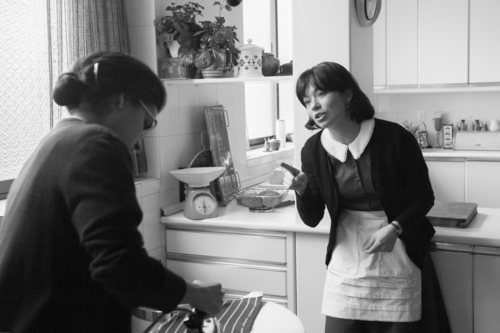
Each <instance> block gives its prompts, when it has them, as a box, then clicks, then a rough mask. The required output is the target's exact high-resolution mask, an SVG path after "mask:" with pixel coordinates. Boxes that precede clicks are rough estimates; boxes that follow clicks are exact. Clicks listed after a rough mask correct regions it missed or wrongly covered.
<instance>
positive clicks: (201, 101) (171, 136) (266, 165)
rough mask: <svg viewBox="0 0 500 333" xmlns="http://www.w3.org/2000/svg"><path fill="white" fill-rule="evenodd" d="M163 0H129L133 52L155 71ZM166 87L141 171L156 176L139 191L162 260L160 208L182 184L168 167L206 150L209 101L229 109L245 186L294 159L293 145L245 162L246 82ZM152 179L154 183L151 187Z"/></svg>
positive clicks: (147, 232)
mask: <svg viewBox="0 0 500 333" xmlns="http://www.w3.org/2000/svg"><path fill="white" fill-rule="evenodd" d="M177 2H178V3H181V2H183V1H177ZM165 3H170V1H168V2H165V1H163V0H161V1H160V0H157V1H155V0H126V5H127V7H126V9H127V15H128V24H129V33H130V41H131V53H132V55H133V56H135V57H136V58H138V59H140V60H142V61H144V62H145V63H147V64H148V65H150V67H151V68H152V69H153V70H155V71H156V43H155V31H154V27H153V20H154V17H155V11H156V12H158V11H159V14H158V13H157V14H156V15H157V16H161V15H163V11H164V7H165ZM210 5H211V2H210ZM210 5H208V6H210ZM207 15H210V14H207ZM212 15H213V14H212ZM231 24H236V22H232V23H231ZM165 87H166V89H167V94H168V98H167V104H166V106H165V108H164V110H162V112H161V113H160V115H159V123H158V127H157V128H155V129H154V130H153V131H151V132H149V133H147V134H146V136H145V138H144V139H145V146H146V155H147V159H148V172H147V173H146V174H143V175H141V176H144V177H152V178H156V179H158V180H157V181H156V182H154V181H153V182H152V183H151V184H150V183H147V184H146V183H141V184H139V185H138V186H139V187H140V188H145V189H146V190H145V191H142V195H140V196H139V194H138V196H139V197H140V203H141V207H142V208H143V211H144V220H143V222H142V224H141V227H140V228H141V231H142V232H143V235H144V239H145V242H146V247H147V250H148V251H149V252H150V253H151V254H152V255H153V256H155V257H157V258H161V259H164V253H163V249H162V247H163V246H164V243H163V242H164V239H163V238H164V237H163V236H164V233H163V227H162V225H161V224H160V215H159V214H160V208H161V207H165V206H169V205H172V204H175V203H178V202H179V183H178V182H177V181H176V180H175V178H173V177H172V176H171V175H170V174H169V171H170V170H173V169H178V168H179V167H185V166H187V165H188V164H189V162H190V161H191V159H192V158H193V157H194V155H195V154H196V153H197V152H199V151H200V150H201V149H202V145H201V131H202V130H203V129H204V127H205V123H204V122H205V118H204V112H203V111H204V106H205V105H214V104H222V105H224V107H225V108H226V109H227V111H228V118H229V127H228V129H227V130H228V136H229V141H230V147H231V153H232V157H233V163H234V165H235V170H236V171H237V172H238V173H239V176H240V180H241V182H242V185H243V186H248V185H251V184H252V183H255V182H258V181H262V180H263V179H264V178H265V177H267V176H268V175H269V174H270V172H271V171H272V170H273V169H274V168H275V167H276V166H278V165H279V162H280V161H287V162H288V163H292V162H293V149H292V150H289V151H288V152H280V153H279V154H272V155H269V156H266V157H264V158H256V159H253V160H251V161H248V160H247V154H246V134H245V133H246V125H245V109H244V86H243V84H241V83H232V84H209V85H205V84H201V85H193V84H166V85H165ZM153 183H154V184H156V185H154V186H153V185H152V184H153ZM151 188H155V190H151Z"/></svg>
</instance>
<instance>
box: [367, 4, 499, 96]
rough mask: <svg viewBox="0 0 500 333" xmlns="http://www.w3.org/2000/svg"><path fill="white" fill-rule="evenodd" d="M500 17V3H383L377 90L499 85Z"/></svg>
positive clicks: (376, 64)
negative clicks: (480, 84) (498, 15)
mask: <svg viewBox="0 0 500 333" xmlns="http://www.w3.org/2000/svg"><path fill="white" fill-rule="evenodd" d="M469 6H470V7H469ZM499 12H500V2H499V1H498V0H438V1H436V0H386V1H384V2H383V8H382V11H381V16H380V18H379V20H378V21H377V22H376V23H375V26H374V30H373V33H374V37H373V38H374V68H375V70H374V86H375V88H376V89H377V90H378V91H382V92H383V90H384V88H391V89H392V90H393V91H394V88H403V89H405V88H406V89H408V88H419V89H422V88H429V87H432V88H433V89H435V88H436V87H439V88H445V89H449V88H451V89H456V87H460V89H464V88H466V89H470V86H471V85H473V84H478V83H487V84H492V83H497V84H498V83H500V62H499V61H498V59H499V58H500V39H499V38H498V35H499V34H500V21H499V20H498V19H497V17H495V15H497V14H498V13H499Z"/></svg>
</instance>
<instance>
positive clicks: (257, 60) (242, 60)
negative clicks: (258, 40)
mask: <svg viewBox="0 0 500 333" xmlns="http://www.w3.org/2000/svg"><path fill="white" fill-rule="evenodd" d="M239 50H240V55H239V57H238V77H245V76H263V75H262V54H263V52H264V48H262V47H260V46H257V45H255V44H252V40H251V39H249V40H248V44H245V45H243V46H241V47H240V48H239Z"/></svg>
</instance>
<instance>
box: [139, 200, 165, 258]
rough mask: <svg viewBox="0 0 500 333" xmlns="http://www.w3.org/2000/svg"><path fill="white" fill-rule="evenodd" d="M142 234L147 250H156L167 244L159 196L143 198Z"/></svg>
mask: <svg viewBox="0 0 500 333" xmlns="http://www.w3.org/2000/svg"><path fill="white" fill-rule="evenodd" d="M141 209H142V213H143V218H142V223H141V224H142V234H143V238H144V244H145V247H146V250H151V249H156V248H159V247H161V246H163V245H164V244H165V235H164V233H163V231H164V230H163V229H164V227H163V225H162V224H161V223H160V201H159V194H153V195H148V196H144V197H142V198H141Z"/></svg>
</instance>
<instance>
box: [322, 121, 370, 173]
mask: <svg viewBox="0 0 500 333" xmlns="http://www.w3.org/2000/svg"><path fill="white" fill-rule="evenodd" d="M374 127H375V119H374V118H371V119H368V120H365V121H363V122H362V123H361V128H360V129H359V133H358V136H357V137H356V139H354V141H353V142H351V143H350V144H348V145H345V144H343V143H340V142H338V141H336V140H335V139H334V138H332V136H331V135H330V132H329V131H327V130H323V132H322V133H321V144H322V145H323V148H325V150H326V151H327V152H328V154H330V155H332V156H333V157H335V158H336V159H337V160H339V161H340V162H342V163H343V162H345V161H346V159H347V150H348V149H349V151H350V152H351V154H352V156H353V157H354V159H356V160H357V159H358V158H359V157H360V156H361V154H363V152H364V151H365V148H366V146H368V142H370V139H371V137H372V134H373V128H374Z"/></svg>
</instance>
